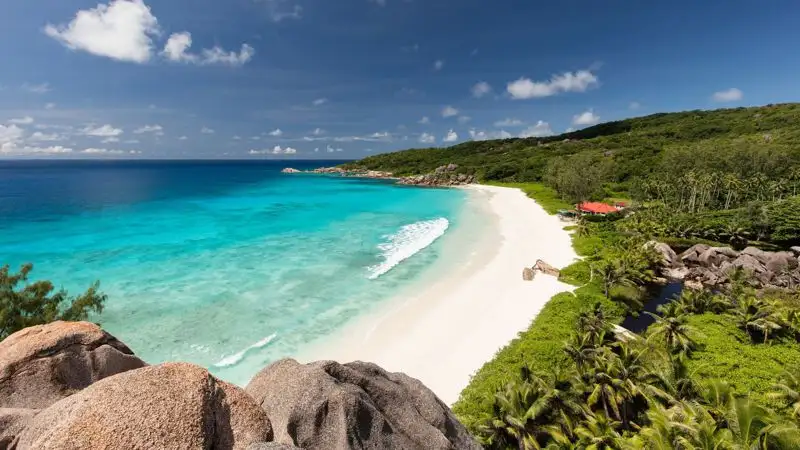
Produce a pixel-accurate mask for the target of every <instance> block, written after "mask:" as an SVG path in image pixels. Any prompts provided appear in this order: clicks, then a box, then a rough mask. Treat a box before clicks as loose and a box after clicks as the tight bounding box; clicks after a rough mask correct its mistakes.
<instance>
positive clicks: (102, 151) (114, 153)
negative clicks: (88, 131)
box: [81, 148, 125, 155]
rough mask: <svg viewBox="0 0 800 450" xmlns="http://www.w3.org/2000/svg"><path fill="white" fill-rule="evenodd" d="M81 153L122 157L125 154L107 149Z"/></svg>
mask: <svg viewBox="0 0 800 450" xmlns="http://www.w3.org/2000/svg"><path fill="white" fill-rule="evenodd" d="M81 153H88V154H93V155H122V154H124V153H125V151H123V150H109V149H107V148H87V149H86V150H83V151H81Z"/></svg>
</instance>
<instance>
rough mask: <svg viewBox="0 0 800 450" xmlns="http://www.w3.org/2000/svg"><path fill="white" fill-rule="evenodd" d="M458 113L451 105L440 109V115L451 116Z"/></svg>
mask: <svg viewBox="0 0 800 450" xmlns="http://www.w3.org/2000/svg"><path fill="white" fill-rule="evenodd" d="M457 115H458V110H457V109H455V108H453V107H452V106H445V107H444V108H443V109H442V117H453V116H457Z"/></svg>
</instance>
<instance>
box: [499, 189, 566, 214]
mask: <svg viewBox="0 0 800 450" xmlns="http://www.w3.org/2000/svg"><path fill="white" fill-rule="evenodd" d="M485 184H488V185H490V186H500V187H508V188H517V189H522V191H523V192H525V193H526V194H528V197H530V198H532V199H534V200H536V203H538V204H539V205H540V206H541V207H542V208H544V210H545V211H547V213H548V214H555V213H557V212H558V210H560V209H573V208H574V207H575V205H572V204H570V203H568V202H566V201H564V200H562V199H561V197H559V195H558V193H557V192H556V191H555V189H553V188H550V187H547V186H545V185H543V184H540V183H501V182H487V183H485Z"/></svg>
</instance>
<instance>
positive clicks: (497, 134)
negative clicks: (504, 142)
mask: <svg viewBox="0 0 800 450" xmlns="http://www.w3.org/2000/svg"><path fill="white" fill-rule="evenodd" d="M469 137H470V139H472V140H473V141H486V140H489V139H509V138H511V137H512V136H511V133H509V132H507V131H505V130H500V131H489V132H486V131H483V130H476V129H475V128H472V129H470V130H469Z"/></svg>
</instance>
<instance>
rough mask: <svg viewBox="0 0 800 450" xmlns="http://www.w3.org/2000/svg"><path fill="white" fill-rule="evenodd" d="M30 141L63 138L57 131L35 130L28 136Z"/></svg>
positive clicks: (48, 140) (49, 140)
mask: <svg viewBox="0 0 800 450" xmlns="http://www.w3.org/2000/svg"><path fill="white" fill-rule="evenodd" d="M28 139H30V140H31V141H42V142H52V141H60V140H61V139H63V138H62V137H61V136H60V135H58V134H57V133H52V134H47V133H42V132H41V131H36V132H34V133H33V134H31V136H30V137H29V138H28Z"/></svg>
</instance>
